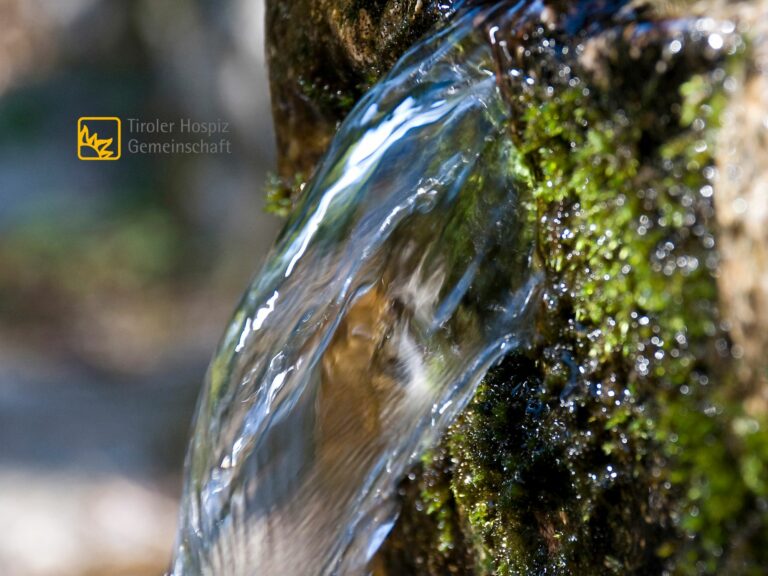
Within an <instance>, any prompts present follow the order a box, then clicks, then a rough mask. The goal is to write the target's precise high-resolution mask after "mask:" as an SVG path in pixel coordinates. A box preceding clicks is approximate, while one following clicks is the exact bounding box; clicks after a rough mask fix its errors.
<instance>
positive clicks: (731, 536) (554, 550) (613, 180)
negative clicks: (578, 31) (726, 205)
mask: <svg viewBox="0 0 768 576" xmlns="http://www.w3.org/2000/svg"><path fill="white" fill-rule="evenodd" d="M540 33H541V32H540ZM540 40H541V38H536V35H535V34H533V35H532V37H531V40H530V42H531V43H532V44H533V45H536V42H538V41H540ZM558 40H561V39H558ZM651 40H652V42H651V43H650V45H645V46H644V51H643V52H642V53H640V54H637V53H636V54H635V56H629V55H630V54H633V49H632V46H631V45H626V44H624V42H630V41H629V40H626V39H625V37H621V36H619V35H615V36H611V43H612V48H611V51H610V52H608V53H606V54H604V55H602V56H598V58H597V64H596V66H597V68H598V69H597V71H596V70H595V69H594V68H591V69H590V70H585V69H580V68H579V63H578V61H576V60H573V61H569V62H568V66H567V67H568V72H566V73H564V74H561V75H560V80H559V81H553V82H552V83H550V86H552V88H553V90H547V88H546V87H544V86H542V87H540V88H539V89H535V90H533V91H528V92H521V93H514V91H511V93H510V95H509V96H510V102H511V103H512V105H513V109H514V112H513V116H514V118H515V121H514V123H513V125H512V126H511V136H510V137H511V139H512V141H513V142H514V143H515V144H516V149H517V155H515V156H513V157H512V158H511V159H510V161H509V168H508V169H509V171H510V173H511V174H512V175H513V177H514V179H515V180H516V181H517V182H518V185H519V187H520V188H521V189H523V190H527V192H528V203H529V205H530V208H531V213H532V214H533V215H535V226H536V229H537V246H538V253H537V260H538V263H539V265H540V266H541V268H542V269H543V270H544V272H545V274H546V277H547V290H546V294H545V297H544V302H543V303H542V306H541V310H540V313H539V316H538V335H537V338H536V339H535V340H534V341H533V342H532V343H531V346H530V347H529V348H528V349H527V350H524V351H521V352H519V353H518V354H517V355H515V356H513V357H509V358H507V359H506V360H505V362H504V363H503V364H502V366H501V367H499V368H497V369H496V370H494V371H493V372H492V373H491V374H490V375H489V376H488V377H487V378H486V380H485V382H484V383H483V384H482V385H481V387H480V389H479V391H478V393H477V395H476V397H475V399H474V401H473V402H472V404H471V406H470V407H469V408H468V410H467V411H466V412H465V414H464V415H463V416H462V417H461V419H460V420H459V422H457V423H456V424H455V425H454V427H453V428H452V430H451V431H450V433H449V435H448V439H447V445H448V447H449V450H450V453H451V454H452V457H453V460H454V461H455V468H454V469H453V471H452V480H451V486H452V491H453V495H454V497H455V502H456V504H457V505H458V506H457V507H455V509H454V508H446V509H443V512H444V513H446V514H451V513H453V514H457V515H458V516H459V517H461V518H464V519H466V521H467V524H468V525H469V529H468V530H466V531H465V533H464V538H465V539H466V540H467V541H469V542H475V543H477V542H480V546H481V548H482V550H483V552H482V554H481V555H484V556H485V557H486V558H487V562H485V563H484V564H483V563H480V564H479V566H478V567H476V571H475V572H476V573H478V574H482V573H489V574H490V573H493V574H500V575H503V574H578V575H581V574H584V575H587V574H590V575H591V574H617V575H618V574H621V575H627V574H638V575H641V574H642V575H645V574H661V573H663V572H666V573H669V574H680V575H686V576H687V575H689V574H691V575H692V574H758V573H761V571H762V570H763V567H764V566H766V565H768V557H767V554H766V551H765V548H764V546H763V544H764V542H765V541H766V535H767V533H766V530H767V529H768V528H767V527H768V513H767V512H766V511H767V510H768V504H767V503H766V488H767V487H768V479H766V474H765V469H766V462H768V459H767V458H768V428H767V427H766V426H767V425H768V423H767V422H760V421H758V420H755V419H754V418H749V417H747V416H746V415H745V414H744V411H743V410H742V408H741V406H740V403H739V399H738V398H736V397H734V396H733V394H731V393H729V391H730V390H733V389H734V387H733V386H732V382H731V376H730V374H729V370H728V363H729V361H730V360H731V356H730V350H729V346H728V340H727V334H725V333H724V332H722V330H721V328H720V321H719V318H718V314H717V289H716V280H715V274H716V269H717V264H718V262H717V254H716V252H715V246H714V238H715V237H716V229H715V225H714V208H713V200H712V186H713V176H714V163H715V159H714V150H715V143H716V134H717V127H718V125H719V117H720V114H721V111H722V110H723V107H724V105H725V101H726V98H725V91H724V89H723V80H724V78H726V77H727V75H728V74H730V75H738V74H739V73H740V72H739V67H740V65H741V63H742V62H743V61H744V51H743V50H742V51H737V52H736V54H735V55H733V56H731V57H730V58H729V59H727V60H726V59H725V57H724V55H722V54H721V55H711V54H709V55H708V54H707V51H706V50H705V47H703V46H702V44H701V40H699V41H698V42H697V41H695V40H693V39H691V38H688V39H686V43H685V49H684V50H683V51H682V52H681V53H680V54H679V55H677V56H676V57H675V58H670V57H669V55H668V52H665V51H664V50H665V46H666V42H665V41H664V40H663V38H658V37H654V38H652V39H651ZM537 58H538V60H537V61H536V62H535V63H534V64H532V66H535V67H536V68H537V69H539V70H542V69H544V70H546V69H547V68H549V69H550V70H564V65H563V63H562V61H561V60H558V59H554V58H553V59H551V60H550V59H547V57H546V54H544V55H542V53H541V51H539V52H538V53H537ZM659 62H663V63H664V65H663V66H659V64H658V63H659ZM594 65H595V64H594V62H593V66H594ZM631 67H634V68H636V72H635V73H634V74H633V75H631V77H630V78H627V77H626V70H628V69H630V68H631ZM726 72H727V73H728V74H726ZM541 76H543V75H541ZM541 76H539V77H541ZM598 77H602V79H603V80H601V81H598V79H597V78H598ZM605 78H608V81H607V82H606V81H605ZM444 501H445V498H441V499H437V500H436V501H435V502H436V508H433V509H432V513H433V514H434V513H435V512H436V511H438V513H440V512H439V511H440V510H441V508H440V504H441V503H442V502H444ZM435 553H437V554H438V555H439V550H437V551H436V552H435Z"/></svg>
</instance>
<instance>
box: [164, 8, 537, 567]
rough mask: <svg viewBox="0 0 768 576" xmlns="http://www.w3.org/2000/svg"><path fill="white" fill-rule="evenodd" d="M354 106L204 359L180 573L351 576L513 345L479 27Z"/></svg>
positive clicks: (458, 26) (501, 109)
mask: <svg viewBox="0 0 768 576" xmlns="http://www.w3.org/2000/svg"><path fill="white" fill-rule="evenodd" d="M517 10H519V8H511V9H510V8H509V7H508V5H506V4H502V5H499V6H497V7H493V8H475V9H470V10H466V11H465V12H464V13H463V14H462V15H461V16H460V17H457V18H456V19H455V20H454V21H453V22H452V23H451V24H450V25H449V26H447V27H446V28H444V29H443V30H441V31H439V32H437V33H436V34H434V35H433V36H432V37H430V38H428V39H427V40H426V41H424V42H422V43H421V44H420V45H418V46H416V47H415V48H413V49H412V50H411V51H410V52H408V53H407V54H406V55H405V56H404V57H403V59H402V60H401V61H400V62H399V63H398V64H397V66H396V67H395V68H394V69H393V71H392V72H391V73H390V74H389V75H388V76H387V77H386V78H384V79H383V80H382V81H381V82H380V83H379V84H378V85H376V86H375V87H374V88H373V89H372V90H371V91H370V92H369V93H368V94H367V95H366V96H365V97H364V98H363V99H362V100H361V101H360V102H359V104H358V105H357V106H356V108H355V109H354V110H353V111H352V112H351V113H350V115H349V117H348V118H347V120H346V121H345V122H344V124H343V125H342V126H341V128H340V130H339V132H338V135H337V137H336V138H335V139H334V141H333V143H332V144H331V147H330V150H329V151H328V153H327V156H326V158H325V160H324V161H323V163H322V164H321V166H320V168H319V170H318V172H317V175H316V177H315V178H314V180H313V181H312V183H311V184H310V185H309V188H308V190H307V192H306V195H305V197H304V200H303V202H302V204H301V205H300V206H299V207H298V209H297V210H296V211H295V212H294V216H293V218H292V219H291V220H290V222H289V223H288V224H287V226H286V228H285V230H284V231H283V232H282V234H281V236H280V238H279V239H278V241H277V244H276V246H275V248H274V249H273V251H272V253H271V255H270V256H269V258H268V260H267V262H266V264H265V266H264V268H263V270H262V271H261V273H260V274H259V275H258V276H257V277H256V279H255V280H254V282H253V284H252V285H251V287H250V288H249V289H248V291H247V292H246V294H245V296H244V298H243V300H242V303H241V304H240V306H239V308H238V310H237V312H236V313H235V315H234V318H233V320H232V323H231V325H230V327H229V329H228V330H227V332H226V334H225V336H224V338H223V340H222V343H221V345H220V347H219V349H218V351H217V353H216V355H215V357H214V358H213V361H212V363H211V365H210V368H209V372H208V375H207V380H206V384H205V388H204V390H203V393H202V396H201V398H200V401H199V406H198V412H197V416H196V422H195V428H194V435H193V438H192V442H191V445H190V449H189V453H188V457H187V478H186V486H185V492H184V496H183V505H182V510H183V511H182V518H181V529H180V534H179V540H178V549H177V553H176V558H175V561H174V566H173V574H174V575H175V576H186V575H197V574H219V575H221V574H227V575H228V576H230V575H231V576H238V575H245V574H254V573H258V574H307V573H317V574H356V573H362V572H363V571H364V567H365V565H366V564H367V562H368V561H369V559H370V558H371V556H372V555H373V554H374V553H375V551H376V549H377V548H378V546H379V545H380V543H381V542H382V541H383V539H384V538H385V537H386V535H387V533H388V531H389V530H390V528H391V526H392V524H393V522H394V519H395V517H396V513H397V510H396V507H395V502H394V499H393V495H394V494H395V491H396V486H397V483H398V481H399V479H400V478H401V477H402V476H403V474H404V472H405V470H406V469H407V467H408V466H409V464H411V463H413V461H414V460H415V459H416V458H417V457H418V455H419V454H420V452H421V451H422V450H423V449H424V448H425V447H427V446H429V445H430V444H431V443H433V442H434V441H435V440H436V439H437V438H438V437H439V435H440V433H441V432H442V431H443V430H444V429H445V427H446V426H447V424H448V423H450V422H451V421H452V419H453V418H454V417H455V415H456V414H457V413H458V411H460V410H461V409H462V407H464V406H465V404H466V402H467V401H468V399H469V398H470V397H471V395H472V393H473V391H474V388H475V386H476V384H477V382H478V381H479V379H480V378H481V377H482V376H483V374H484V373H485V372H486V371H487V369H488V368H489V366H490V365H492V364H493V363H494V362H495V361H496V360H497V359H498V358H499V357H500V356H501V355H503V354H505V353H506V352H507V351H509V350H510V349H513V348H515V347H517V346H519V345H520V343H521V342H522V341H524V339H525V337H526V332H527V329H528V327H529V325H530V318H529V311H530V309H531V302H532V301H533V300H534V296H535V294H536V287H537V278H538V277H537V275H536V273H535V272H534V267H533V266H532V263H531V262H532V257H531V246H532V233H531V225H530V222H529V217H528V216H527V214H526V212H525V210H523V209H522V204H521V198H519V195H518V192H517V187H516V184H515V182H514V181H511V180H510V177H509V176H508V174H509V173H510V171H509V170H505V169H501V168H502V167H504V166H505V165H508V164H509V163H511V162H513V161H514V150H513V149H512V147H511V144H510V139H509V138H506V137H504V133H505V130H506V127H507V124H508V114H509V112H508V108H507V106H506V105H505V102H504V100H503V97H502V95H501V91H500V89H499V82H498V80H497V74H496V65H495V58H494V52H493V46H492V42H491V41H490V38H489V27H488V26H487V25H486V24H487V23H488V21H489V19H491V18H494V17H497V16H498V14H499V12H503V14H504V15H505V17H511V16H512V15H514V14H515V12H516V11H517Z"/></svg>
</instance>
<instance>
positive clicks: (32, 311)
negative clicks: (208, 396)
mask: <svg viewBox="0 0 768 576" xmlns="http://www.w3.org/2000/svg"><path fill="white" fill-rule="evenodd" d="M262 20H263V2H262V0H162V1H158V0H0V574H2V575H3V576H41V575H45V576H48V575H50V576H73V575H94V576H95V575H100V576H110V575H118V574H119V575H123V576H128V575H132V576H133V575H135V576H139V575H142V576H143V575H150V574H152V575H158V574H161V573H162V572H163V571H164V570H165V569H166V568H167V565H168V561H169V558H170V554H171V549H172V544H173V538H174V531H175V524H176V515H177V506H178V496H179V493H180V489H181V466H182V461H183V457H184V450H185V444H186V438H187V433H188V429H189V424H190V419H191V416H192V411H193V408H194V403H195V399H196V396H197V393H198V390H199V387H200V384H201V382H202V380H203V375H204V372H205V368H206V364H207V362H208V359H209V357H210V355H211V353H212V351H213V348H214V346H215V344H216V342H217V340H218V338H219V336H220V334H221V333H222V332H223V328H224V326H225V324H226V322H227V319H228V317H229V315H230V313H231V311H232V309H233V307H234V304H235V303H236V301H237V299H238V297H239V294H240V293H241V292H242V290H243V288H244V287H245V285H246V283H247V282H248V280H249V279H250V277H251V276H252V275H253V273H254V272H255V271H256V270H257V269H258V267H259V265H260V264H261V262H262V260H263V257H264V254H265V252H266V250H267V249H268V247H269V245H270V244H271V241H272V239H273V237H274V235H275V233H276V231H277V228H278V227H279V222H278V221H277V220H276V219H275V218H274V217H271V216H269V215H267V214H266V213H265V210H264V193H263V188H264V182H265V180H266V178H267V174H268V172H269V170H270V169H271V167H272V164H273V161H274V150H273V134H272V128H271V117H270V112H269V94H268V85H267V80H266V70H265V63H264V51H263V44H264V33H263V22H262ZM102 115H105V116H120V117H123V118H126V117H140V118H142V119H152V118H160V119H162V120H168V121H174V120H178V119H179V118H181V117H189V118H192V119H194V120H199V121H215V120H217V119H223V120H225V121H229V122H230V125H231V126H232V127H233V133H232V134H231V137H232V151H233V154H232V155H231V156H155V157H151V156H142V157H139V156H131V155H127V154H125V150H124V156H123V158H122V159H121V160H119V161H118V162H81V161H78V160H77V154H76V126H77V119H78V117H79V116H102Z"/></svg>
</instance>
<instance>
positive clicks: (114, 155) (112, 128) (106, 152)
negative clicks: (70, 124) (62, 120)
mask: <svg viewBox="0 0 768 576" xmlns="http://www.w3.org/2000/svg"><path fill="white" fill-rule="evenodd" d="M120 132H121V124H120V118H116V117H86V116H84V117H82V118H80V119H78V121H77V157H78V158H80V160H117V159H119V158H120V150H121V145H120Z"/></svg>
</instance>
